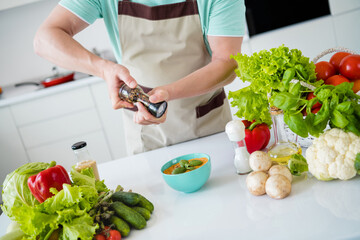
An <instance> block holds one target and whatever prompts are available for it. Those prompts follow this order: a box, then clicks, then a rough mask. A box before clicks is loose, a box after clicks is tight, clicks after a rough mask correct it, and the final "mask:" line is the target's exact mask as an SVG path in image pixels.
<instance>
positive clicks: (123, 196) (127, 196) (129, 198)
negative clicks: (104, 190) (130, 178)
mask: <svg viewBox="0 0 360 240" xmlns="http://www.w3.org/2000/svg"><path fill="white" fill-rule="evenodd" d="M111 199H112V200H113V201H118V202H119V201H120V202H123V203H125V204H126V205H128V206H135V205H136V204H138V203H139V201H140V196H139V194H137V193H134V192H123V191H119V192H114V193H113V194H112V196H111Z"/></svg>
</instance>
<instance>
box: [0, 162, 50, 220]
mask: <svg viewBox="0 0 360 240" xmlns="http://www.w3.org/2000/svg"><path fill="white" fill-rule="evenodd" d="M48 167H50V164H49V163H41V162H35V163H27V164H25V165H23V166H21V167H19V168H18V169H16V170H15V171H13V172H12V173H10V174H8V175H7V176H6V178H5V181H4V183H3V192H2V200H3V202H4V204H3V205H2V206H1V209H2V210H3V212H4V213H5V214H6V215H7V216H8V217H9V218H10V219H11V220H13V221H15V222H16V221H17V220H18V219H21V218H22V214H21V211H20V212H19V209H21V208H22V207H24V206H25V207H34V206H36V205H38V204H39V202H38V201H37V200H36V198H35V197H34V196H33V195H32V194H31V192H30V189H29V187H28V185H27V180H28V178H29V177H30V176H32V175H35V174H38V173H39V172H41V171H43V170H45V169H47V168H48Z"/></svg>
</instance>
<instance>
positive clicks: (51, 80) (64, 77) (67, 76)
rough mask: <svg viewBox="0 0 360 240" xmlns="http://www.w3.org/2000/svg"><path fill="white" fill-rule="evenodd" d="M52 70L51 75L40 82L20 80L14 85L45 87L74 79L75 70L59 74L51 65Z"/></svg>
mask: <svg viewBox="0 0 360 240" xmlns="http://www.w3.org/2000/svg"><path fill="white" fill-rule="evenodd" d="M53 72H54V75H53V76H51V77H48V78H46V79H45V80H43V81H41V82H21V83H17V84H15V87H20V86H23V85H37V86H43V87H44V88H47V87H51V86H55V85H59V84H62V83H66V82H69V81H72V80H74V75H75V72H71V73H63V74H60V73H59V72H58V70H57V68H56V67H53Z"/></svg>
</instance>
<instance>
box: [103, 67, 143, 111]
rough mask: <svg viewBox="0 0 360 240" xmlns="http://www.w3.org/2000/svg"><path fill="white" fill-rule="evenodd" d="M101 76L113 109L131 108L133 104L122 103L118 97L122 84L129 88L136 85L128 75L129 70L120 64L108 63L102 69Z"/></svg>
mask: <svg viewBox="0 0 360 240" xmlns="http://www.w3.org/2000/svg"><path fill="white" fill-rule="evenodd" d="M102 75H103V79H104V80H105V81H106V83H107V85H108V91H109V95H110V100H111V103H112V106H113V108H114V109H119V108H124V107H127V108H132V107H133V104H131V103H128V102H126V101H122V100H121V99H120V97H119V89H120V87H121V85H122V84H123V83H125V84H126V85H128V86H129V87H131V88H135V87H136V85H137V83H136V81H135V79H134V78H133V77H132V76H131V75H130V72H129V70H128V69H127V68H126V67H124V66H122V65H120V64H116V63H113V62H108V63H107V64H106V66H105V67H104V71H103V74H102Z"/></svg>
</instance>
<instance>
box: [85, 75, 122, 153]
mask: <svg viewBox="0 0 360 240" xmlns="http://www.w3.org/2000/svg"><path fill="white" fill-rule="evenodd" d="M91 90H92V93H93V96H94V100H95V104H96V109H97V111H98V113H99V117H100V119H101V122H102V124H103V127H104V133H105V135H106V139H107V140H108V146H109V148H110V152H111V155H112V159H118V158H122V157H125V156H127V152H126V146H125V141H126V139H125V135H124V126H123V119H122V111H124V110H122V109H119V110H114V109H113V108H112V105H111V101H110V98H109V92H108V89H107V85H106V83H105V82H104V81H102V82H99V83H95V84H92V85H91Z"/></svg>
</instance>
